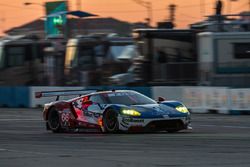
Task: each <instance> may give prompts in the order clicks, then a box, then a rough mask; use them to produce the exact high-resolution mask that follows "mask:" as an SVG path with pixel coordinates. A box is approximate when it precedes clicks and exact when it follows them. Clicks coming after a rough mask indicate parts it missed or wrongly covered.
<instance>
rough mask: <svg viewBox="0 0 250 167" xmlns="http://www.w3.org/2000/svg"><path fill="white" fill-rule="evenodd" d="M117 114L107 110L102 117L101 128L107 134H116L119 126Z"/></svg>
mask: <svg viewBox="0 0 250 167" xmlns="http://www.w3.org/2000/svg"><path fill="white" fill-rule="evenodd" d="M117 116H118V114H117V113H116V112H115V111H114V110H112V109H108V110H107V111H106V112H105V113H104V116H103V126H104V130H105V132H107V133H116V132H118V130H119V124H118V120H117Z"/></svg>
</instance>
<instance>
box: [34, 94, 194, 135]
mask: <svg viewBox="0 0 250 167" xmlns="http://www.w3.org/2000/svg"><path fill="white" fill-rule="evenodd" d="M68 95H78V96H76V97H75V98H73V99H69V100H60V101H59V98H60V96H68ZM49 96H56V97H57V98H56V101H54V102H51V103H47V104H45V106H44V110H43V118H44V120H45V123H46V128H47V130H52V131H53V132H67V131H72V130H73V131H79V130H81V129H97V130H99V131H100V132H103V133H117V132H126V131H128V132H129V131H131V132H133V131H134V132H153V131H166V132H177V131H180V130H184V129H191V127H190V112H189V111H188V109H187V108H186V107H185V105H184V104H182V103H181V102H178V101H166V100H165V99H164V98H162V97H159V98H158V101H155V100H153V99H151V98H149V97H147V96H145V95H143V94H141V93H138V92H136V91H133V90H109V91H96V90H71V91H47V92H36V97H37V98H41V97H49Z"/></svg>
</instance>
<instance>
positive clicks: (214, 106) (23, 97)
mask: <svg viewBox="0 0 250 167" xmlns="http://www.w3.org/2000/svg"><path fill="white" fill-rule="evenodd" d="M75 89H79V90H81V89H100V90H112V89H115V90H118V89H129V90H135V91H138V92H140V93H142V94H145V95H146V96H149V97H152V98H153V99H155V100H156V99H157V98H158V97H159V96H161V97H165V98H166V99H167V100H177V101H181V102H183V103H184V104H185V105H186V106H187V107H188V108H189V109H190V110H191V111H192V112H194V113H211V112H213V113H219V114H250V88H246V89H230V88H226V87H192V86H191V87H175V86H172V87H167V86H155V87H120V86H94V87H87V88H85V87H48V86H44V87H7V86H6V87H0V107H12V108H13V107H15V108H18V107H38V106H43V105H44V104H45V103H48V102H51V101H54V100H55V97H45V98H39V99H36V98H35V92H38V91H55V90H75ZM73 97H75V96H67V97H61V99H69V98H73Z"/></svg>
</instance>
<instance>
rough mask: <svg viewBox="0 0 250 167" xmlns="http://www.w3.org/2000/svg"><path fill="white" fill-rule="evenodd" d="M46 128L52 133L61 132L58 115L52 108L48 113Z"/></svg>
mask: <svg viewBox="0 0 250 167" xmlns="http://www.w3.org/2000/svg"><path fill="white" fill-rule="evenodd" d="M47 126H48V128H49V129H51V130H52V131H53V132H54V133H58V132H61V130H62V128H61V124H60V118H59V113H58V112H57V111H56V110H55V109H54V108H52V109H51V110H50V111H49V113H48V122H47Z"/></svg>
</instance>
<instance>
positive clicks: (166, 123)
mask: <svg viewBox="0 0 250 167" xmlns="http://www.w3.org/2000/svg"><path fill="white" fill-rule="evenodd" d="M146 128H147V129H149V130H177V129H178V130H181V129H185V125H184V124H183V122H182V121H181V120H179V119H178V120H160V121H152V122H150V123H149V124H148V125H147V126H146Z"/></svg>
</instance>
